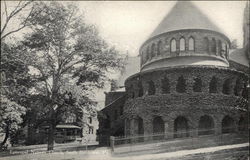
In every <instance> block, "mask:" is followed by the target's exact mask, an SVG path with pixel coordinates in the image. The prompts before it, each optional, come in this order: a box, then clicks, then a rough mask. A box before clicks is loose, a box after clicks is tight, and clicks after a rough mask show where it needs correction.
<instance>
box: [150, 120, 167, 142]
mask: <svg viewBox="0 0 250 160" xmlns="http://www.w3.org/2000/svg"><path fill="white" fill-rule="evenodd" d="M164 131H165V128H164V121H163V120H162V118H161V117H159V116H157V117H155V118H154V120H153V133H154V134H164ZM163 138H164V136H162V135H160V136H154V139H155V140H156V139H157V140H159V139H163Z"/></svg>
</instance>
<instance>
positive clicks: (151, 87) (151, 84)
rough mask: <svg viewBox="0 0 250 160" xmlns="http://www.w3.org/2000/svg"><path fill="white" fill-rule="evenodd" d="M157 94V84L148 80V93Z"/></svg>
mask: <svg viewBox="0 0 250 160" xmlns="http://www.w3.org/2000/svg"><path fill="white" fill-rule="evenodd" d="M154 94H155V84H154V82H153V81H149V82H148V95H154Z"/></svg>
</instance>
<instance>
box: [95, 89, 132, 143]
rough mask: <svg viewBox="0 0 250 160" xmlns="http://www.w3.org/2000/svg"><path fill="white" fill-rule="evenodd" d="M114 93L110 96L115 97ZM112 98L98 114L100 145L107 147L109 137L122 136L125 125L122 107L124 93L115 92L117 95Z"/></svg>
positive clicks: (124, 97)
mask: <svg viewBox="0 0 250 160" xmlns="http://www.w3.org/2000/svg"><path fill="white" fill-rule="evenodd" d="M115 93H116V92H112V95H115ZM106 95H107V94H106ZM109 96H110V94H109ZM114 97H116V99H114ZM114 97H113V98H112V99H113V101H112V102H110V104H109V105H107V106H105V108H104V109H102V110H101V111H99V112H98V121H99V129H98V137H99V144H100V145H108V144H109V138H110V136H121V135H124V127H125V124H124V114H123V107H124V103H125V100H126V98H127V97H126V93H125V92H117V95H115V96H114Z"/></svg>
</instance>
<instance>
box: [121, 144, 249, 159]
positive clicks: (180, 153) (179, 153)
mask: <svg viewBox="0 0 250 160" xmlns="http://www.w3.org/2000/svg"><path fill="white" fill-rule="evenodd" d="M242 147H249V143H242V144H234V145H224V146H216V147H208V148H199V149H193V150H181V151H176V152H168V153H159V154H150V155H146V156H144V155H140V156H130V157H129V159H130V160H155V159H162V158H177V157H183V156H187V155H192V154H200V153H209V152H215V151H221V150H228V149H234V148H242ZM126 159H128V157H119V160H126ZM117 160H118V159H117Z"/></svg>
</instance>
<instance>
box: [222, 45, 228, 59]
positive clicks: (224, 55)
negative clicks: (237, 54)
mask: <svg viewBox="0 0 250 160" xmlns="http://www.w3.org/2000/svg"><path fill="white" fill-rule="evenodd" d="M226 48H227V45H226V44H225V43H222V48H221V56H222V57H226V50H227V49H226Z"/></svg>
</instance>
